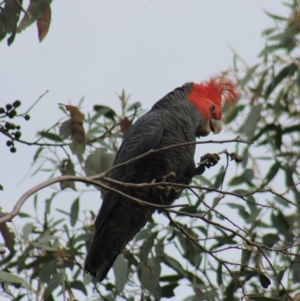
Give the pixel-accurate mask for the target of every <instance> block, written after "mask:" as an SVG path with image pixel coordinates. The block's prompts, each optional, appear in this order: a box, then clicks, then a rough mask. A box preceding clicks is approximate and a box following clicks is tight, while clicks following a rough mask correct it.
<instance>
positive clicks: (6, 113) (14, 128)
mask: <svg viewBox="0 0 300 301" xmlns="http://www.w3.org/2000/svg"><path fill="white" fill-rule="evenodd" d="M20 106H21V101H20V100H16V101H14V102H13V103H12V104H10V103H8V104H7V105H6V106H5V108H4V107H0V118H5V117H8V118H10V119H13V118H14V117H16V116H19V117H23V118H24V119H25V120H29V119H30V116H29V115H28V114H26V115H24V114H23V115H18V114H17V110H16V109H17V108H18V107H20ZM4 122H5V123H4V126H1V125H0V127H1V128H2V131H3V132H6V133H7V134H9V135H10V137H11V139H10V140H8V141H6V145H7V146H8V147H9V149H10V151H11V152H12V153H15V152H16V151H17V149H16V148H15V145H14V141H15V140H19V139H20V137H21V135H22V133H21V131H20V129H21V126H20V125H16V124H14V123H11V122H8V121H5V120H4Z"/></svg>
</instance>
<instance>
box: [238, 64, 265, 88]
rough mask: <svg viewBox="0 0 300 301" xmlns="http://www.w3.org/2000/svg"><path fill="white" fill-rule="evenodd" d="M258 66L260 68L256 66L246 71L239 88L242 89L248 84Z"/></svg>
mask: <svg viewBox="0 0 300 301" xmlns="http://www.w3.org/2000/svg"><path fill="white" fill-rule="evenodd" d="M259 66H260V64H256V65H254V66H253V67H251V68H250V69H248V70H247V73H246V75H245V76H244V78H243V79H242V81H241V83H240V86H241V88H244V86H245V85H246V84H247V83H248V82H249V80H250V79H251V78H252V77H253V74H254V72H255V71H256V69H257V67H259Z"/></svg>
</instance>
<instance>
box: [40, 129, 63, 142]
mask: <svg viewBox="0 0 300 301" xmlns="http://www.w3.org/2000/svg"><path fill="white" fill-rule="evenodd" d="M38 134H39V135H40V136H42V137H43V138H47V139H49V140H52V141H55V142H62V139H61V137H60V136H58V135H56V134H54V133H49V132H45V131H41V132H38Z"/></svg>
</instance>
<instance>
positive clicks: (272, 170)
mask: <svg viewBox="0 0 300 301" xmlns="http://www.w3.org/2000/svg"><path fill="white" fill-rule="evenodd" d="M280 168H281V164H280V162H278V161H276V162H275V163H274V164H273V165H272V166H271V168H270V169H269V171H268V173H267V175H266V178H265V180H264V183H263V185H262V186H266V185H268V184H269V183H270V182H271V181H272V180H273V179H274V177H275V176H276V175H277V173H278V171H279V169H280Z"/></svg>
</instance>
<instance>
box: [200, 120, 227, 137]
mask: <svg viewBox="0 0 300 301" xmlns="http://www.w3.org/2000/svg"><path fill="white" fill-rule="evenodd" d="M221 130H222V123H221V121H220V120H216V119H210V120H209V121H207V122H206V124H205V125H204V126H202V127H201V128H200V127H199V128H198V129H197V136H202V137H205V136H207V135H208V134H209V133H210V132H213V133H214V134H219V133H220V132H221Z"/></svg>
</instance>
